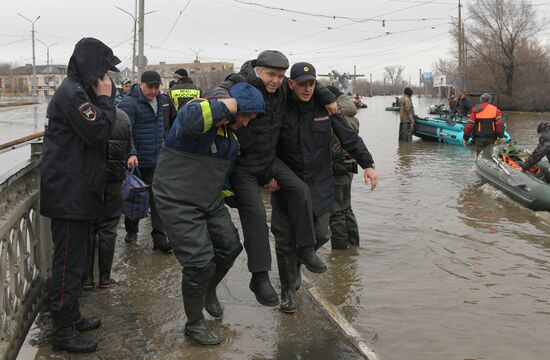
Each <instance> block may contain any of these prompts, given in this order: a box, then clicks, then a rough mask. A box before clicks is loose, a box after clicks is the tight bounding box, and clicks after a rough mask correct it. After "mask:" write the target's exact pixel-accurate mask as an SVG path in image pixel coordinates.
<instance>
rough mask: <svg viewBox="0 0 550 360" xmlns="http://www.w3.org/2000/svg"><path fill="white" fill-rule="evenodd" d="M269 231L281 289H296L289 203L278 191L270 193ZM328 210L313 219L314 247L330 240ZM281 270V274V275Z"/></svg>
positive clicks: (296, 276) (296, 269)
mask: <svg viewBox="0 0 550 360" xmlns="http://www.w3.org/2000/svg"><path fill="white" fill-rule="evenodd" d="M271 207H272V212H271V232H272V233H273V236H274V237H275V252H276V255H277V264H278V265H279V274H280V275H279V278H280V280H281V289H283V288H284V289H296V282H297V279H298V266H297V258H296V236H295V233H294V231H293V229H292V226H291V225H290V217H289V212H288V209H289V204H288V203H287V201H286V200H285V198H284V196H282V194H280V193H279V192H278V191H277V192H274V193H272V194H271ZM329 218H330V212H328V211H327V212H326V213H324V214H322V215H321V216H319V217H317V218H315V219H314V226H315V239H316V244H315V249H319V248H320V247H322V246H323V245H324V244H325V243H327V242H328V241H329V240H330V228H329ZM281 272H283V274H282V275H281Z"/></svg>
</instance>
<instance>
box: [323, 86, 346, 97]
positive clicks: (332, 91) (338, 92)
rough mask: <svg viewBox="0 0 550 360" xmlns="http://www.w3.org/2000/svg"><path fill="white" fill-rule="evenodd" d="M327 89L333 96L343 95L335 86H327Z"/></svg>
mask: <svg viewBox="0 0 550 360" xmlns="http://www.w3.org/2000/svg"><path fill="white" fill-rule="evenodd" d="M327 89H328V90H329V91H330V92H331V93H333V94H334V96H338V95H340V94H343V92H341V91H340V89H338V88H337V87H336V86H333V85H329V86H327Z"/></svg>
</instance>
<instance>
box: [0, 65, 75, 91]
mask: <svg viewBox="0 0 550 360" xmlns="http://www.w3.org/2000/svg"><path fill="white" fill-rule="evenodd" d="M66 77H67V65H36V90H37V93H38V96H50V95H52V94H53V92H54V91H55V89H57V87H58V86H59V85H60V84H61V82H62V81H63V79H65V78H66ZM31 90H32V65H31V64H26V65H25V66H19V67H16V68H11V67H6V66H4V67H2V68H0V95H8V94H9V95H30V94H31Z"/></svg>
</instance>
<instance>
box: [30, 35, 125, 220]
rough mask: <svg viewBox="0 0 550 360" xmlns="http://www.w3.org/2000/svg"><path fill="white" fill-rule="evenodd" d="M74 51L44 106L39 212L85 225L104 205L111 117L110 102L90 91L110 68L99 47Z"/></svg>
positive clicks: (113, 115) (108, 97)
mask: <svg viewBox="0 0 550 360" xmlns="http://www.w3.org/2000/svg"><path fill="white" fill-rule="evenodd" d="M101 45H103V44H101ZM103 46H105V45H103ZM77 48H78V44H77ZM77 48H75V52H74V53H73V55H72V57H71V59H70V61H69V66H68V77H67V78H66V79H65V80H63V82H62V83H61V86H60V87H59V88H58V89H57V91H56V92H55V94H54V96H53V97H52V99H51V100H50V103H49V105H48V110H47V115H46V124H45V132H44V144H43V153H42V177H41V184H40V213H41V214H42V215H44V216H47V217H50V218H58V219H71V220H85V221H88V220H95V219H96V218H97V216H98V213H99V211H100V210H101V208H102V205H103V192H104V187H105V174H106V168H107V155H106V148H107V146H106V141H107V138H108V137H109V134H110V130H111V127H112V125H113V124H114V122H115V116H116V115H115V106H114V100H113V99H112V98H111V97H110V96H98V97H96V96H95V93H94V91H93V90H91V85H92V84H93V83H94V82H95V81H96V80H97V79H99V78H100V77H101V76H102V75H103V74H104V73H105V72H106V71H107V70H108V69H109V68H110V67H111V66H112V63H109V60H108V59H106V58H105V51H104V49H103V48H100V47H99V46H98V48H97V49H95V48H94V49H90V48H88V49H84V50H85V51H82V52H77V50H76V49H77ZM111 55H112V52H111Z"/></svg>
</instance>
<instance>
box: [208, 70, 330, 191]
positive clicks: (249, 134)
mask: <svg viewBox="0 0 550 360" xmlns="http://www.w3.org/2000/svg"><path fill="white" fill-rule="evenodd" d="M255 66H256V60H249V61H247V62H245V63H244V64H243V65H242V67H241V71H240V72H239V74H234V75H230V76H229V77H228V78H227V81H225V82H224V83H222V84H221V85H220V86H218V87H216V88H214V89H209V90H208V91H207V92H206V94H205V95H206V96H207V97H215V98H220V97H228V96H229V89H230V88H231V86H233V85H234V84H236V83H238V82H240V81H246V82H248V83H249V84H250V85H252V86H254V87H255V88H257V89H258V90H259V91H260V92H261V93H262V95H263V97H264V102H265V112H264V113H262V114H258V116H256V118H255V119H254V120H253V121H251V122H250V123H249V124H248V126H241V127H240V128H239V129H238V130H237V131H236V134H237V138H238V139H239V145H240V155H239V156H238V157H237V161H236V163H235V168H241V169H246V171H248V172H250V173H260V172H263V173H264V176H265V179H264V180H265V181H266V182H267V181H269V180H270V179H271V173H270V171H269V169H270V168H271V163H272V162H273V159H274V157H275V152H276V150H277V141H278V138H279V129H280V128H281V121H282V117H283V113H284V107H285V103H286V97H287V92H288V83H287V79H286V78H285V79H284V81H283V84H282V85H281V87H279V88H278V89H277V90H276V91H275V92H274V93H270V92H268V91H267V90H266V88H265V85H264V83H263V81H262V80H261V79H260V78H259V77H257V76H256V72H255V71H254V67H255ZM314 96H315V97H316V98H317V99H318V101H319V102H320V103H321V104H322V105H325V104H329V103H332V102H335V101H336V97H335V96H334V95H333V94H332V93H331V92H330V91H329V90H328V89H327V88H325V87H324V86H321V85H319V84H318V83H317V84H316V86H315V95H314Z"/></svg>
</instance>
